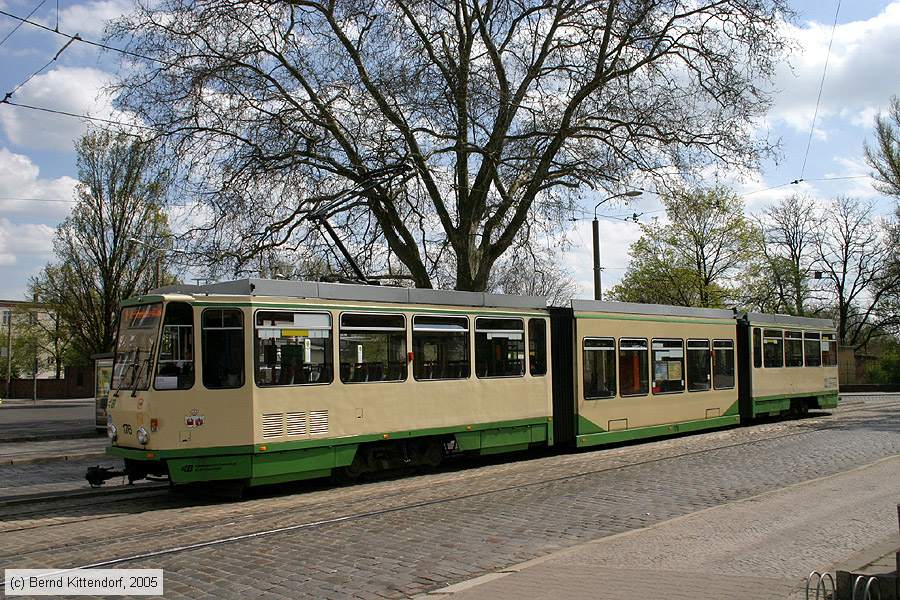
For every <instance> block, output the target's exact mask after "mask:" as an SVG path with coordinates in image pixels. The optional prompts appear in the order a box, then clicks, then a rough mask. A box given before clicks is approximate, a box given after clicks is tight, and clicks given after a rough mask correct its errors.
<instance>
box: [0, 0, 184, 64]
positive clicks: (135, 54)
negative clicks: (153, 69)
mask: <svg viewBox="0 0 900 600" xmlns="http://www.w3.org/2000/svg"><path fill="white" fill-rule="evenodd" d="M0 15H4V16H7V17H9V18H11V19H16V20H18V21H20V22H21V23H28V24H29V25H31V26H33V27H37V28H39V29H43V30H44V31H49V32H50V33H55V34H56V35H61V36H62V37H65V38H69V39H72V40H74V39H75V38H78V41H79V42H82V43H84V44H88V45H89V46H95V47H97V48H103V49H104V50H110V51H112V52H118V53H120V54H124V55H126V56H131V57H133V58H140V59H142V60H148V61H151V62H155V63H159V64H161V65H166V66H167V67H177V68H186V67H184V66H183V65H179V64H177V63H173V62H168V61H165V60H162V59H160V58H152V57H150V56H147V55H145V54H140V53H138V52H133V51H131V50H125V49H124V48H116V47H115V46H110V45H109V44H104V43H103V42H95V41H94V40H91V39H87V38H83V37H79V36H78V35H77V34H76V35H71V34H68V33H63V32H62V31H58V30H56V29H53V28H51V27H47V26H46V25H42V24H41V23H37V22H35V21H31V20H29V19H28V18H26V17H20V16H18V15H14V14H12V13H11V12H7V11H5V10H2V9H0ZM21 23H20V24H21Z"/></svg>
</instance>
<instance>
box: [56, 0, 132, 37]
mask: <svg viewBox="0 0 900 600" xmlns="http://www.w3.org/2000/svg"><path fill="white" fill-rule="evenodd" d="M133 6H134V5H133V3H131V2H126V1H124V0H97V1H95V2H86V3H84V4H73V5H72V6H69V7H67V8H64V9H63V10H61V11H59V27H60V29H62V30H64V31H71V32H75V31H77V32H78V33H80V34H81V35H82V36H84V37H90V38H94V39H96V38H98V37H99V36H102V35H103V29H104V28H105V27H106V24H107V23H108V22H109V21H110V20H112V19H115V18H118V17H119V16H121V15H123V14H125V13H126V12H128V11H129V10H131V9H132V8H133ZM54 23H55V19H54Z"/></svg>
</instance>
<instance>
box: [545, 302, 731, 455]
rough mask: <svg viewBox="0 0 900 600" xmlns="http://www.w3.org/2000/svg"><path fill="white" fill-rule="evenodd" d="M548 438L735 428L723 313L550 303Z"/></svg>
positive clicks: (615, 438) (590, 441) (606, 439)
mask: <svg viewBox="0 0 900 600" xmlns="http://www.w3.org/2000/svg"><path fill="white" fill-rule="evenodd" d="M551 314H552V334H553V339H554V346H553V348H554V355H555V356H561V355H562V354H563V349H565V355H567V356H570V357H572V365H571V366H570V367H569V368H568V369H567V372H566V373H562V374H561V370H562V365H560V364H556V365H554V366H555V371H556V373H557V376H556V377H557V381H555V382H554V385H555V386H557V387H556V393H555V407H554V408H555V414H554V418H555V423H556V428H557V429H556V433H555V435H556V438H557V441H558V442H560V443H566V442H568V443H572V442H574V444H575V445H576V446H578V447H584V446H593V445H597V444H608V443H614V442H620V441H626V440H635V439H641V438H649V437H656V436H664V435H672V434H676V433H682V432H689V431H698V430H701V429H709V428H715V427H726V426H730V425H736V424H738V423H739V422H740V415H739V412H738V409H739V405H738V388H737V379H736V370H737V366H736V365H737V361H736V348H737V338H736V323H735V319H734V313H733V312H732V311H728V310H718V309H706V308H688V307H679V306H664V305H651V304H631V303H623V302H599V301H593V300H572V303H571V308H565V309H551Z"/></svg>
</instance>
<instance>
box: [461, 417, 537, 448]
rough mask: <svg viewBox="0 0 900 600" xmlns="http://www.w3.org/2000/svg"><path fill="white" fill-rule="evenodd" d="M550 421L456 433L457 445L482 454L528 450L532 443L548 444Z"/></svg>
mask: <svg viewBox="0 0 900 600" xmlns="http://www.w3.org/2000/svg"><path fill="white" fill-rule="evenodd" d="M549 429H550V423H547V424H543V423H540V424H537V425H522V426H518V427H501V428H497V429H484V430H481V431H464V432H460V433H457V434H455V435H454V437H455V438H456V446H457V448H458V449H459V450H461V451H463V452H467V451H478V452H479V453H481V454H500V453H503V452H515V451H518V450H527V449H528V448H529V446H531V445H532V444H542V445H546V444H547V440H548V432H549Z"/></svg>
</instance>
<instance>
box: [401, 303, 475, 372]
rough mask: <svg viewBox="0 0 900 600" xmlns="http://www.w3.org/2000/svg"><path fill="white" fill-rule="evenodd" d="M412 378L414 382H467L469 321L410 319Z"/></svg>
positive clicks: (428, 317) (423, 317)
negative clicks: (411, 324)
mask: <svg viewBox="0 0 900 600" xmlns="http://www.w3.org/2000/svg"><path fill="white" fill-rule="evenodd" d="M412 345H413V377H415V378H416V379H418V380H435V379H467V378H468V377H469V374H470V372H471V367H470V363H471V361H470V360H469V319H468V318H467V317H437V316H425V315H418V316H415V317H413V333H412Z"/></svg>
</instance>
